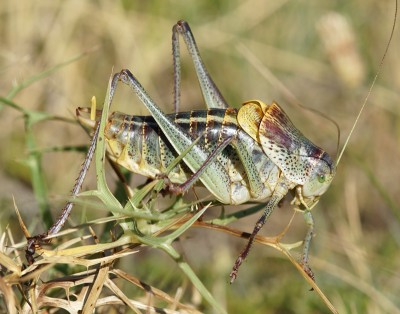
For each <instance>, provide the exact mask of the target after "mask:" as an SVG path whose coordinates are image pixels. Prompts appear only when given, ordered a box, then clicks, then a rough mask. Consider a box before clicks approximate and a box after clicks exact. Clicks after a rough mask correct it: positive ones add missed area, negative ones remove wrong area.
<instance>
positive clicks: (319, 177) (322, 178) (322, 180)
mask: <svg viewBox="0 0 400 314" xmlns="http://www.w3.org/2000/svg"><path fill="white" fill-rule="evenodd" d="M325 180H326V178H325V175H324V174H319V175H318V182H319V183H324V182H325Z"/></svg>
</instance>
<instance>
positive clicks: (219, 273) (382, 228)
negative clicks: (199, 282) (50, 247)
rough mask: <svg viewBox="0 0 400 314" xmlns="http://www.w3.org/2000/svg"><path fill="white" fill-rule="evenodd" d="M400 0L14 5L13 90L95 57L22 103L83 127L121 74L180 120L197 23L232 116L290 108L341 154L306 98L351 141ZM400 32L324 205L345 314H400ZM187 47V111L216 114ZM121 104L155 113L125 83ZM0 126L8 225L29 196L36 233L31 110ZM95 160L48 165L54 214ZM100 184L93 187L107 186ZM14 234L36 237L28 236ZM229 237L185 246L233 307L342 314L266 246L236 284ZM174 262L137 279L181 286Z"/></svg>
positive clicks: (0, 37)
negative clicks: (183, 32) (185, 33)
mask: <svg viewBox="0 0 400 314" xmlns="http://www.w3.org/2000/svg"><path fill="white" fill-rule="evenodd" d="M393 2H394V1H387V0H384V1H370V0H367V1H360V0H352V1H316V0H312V1H285V0H282V1H262V0H248V1H236V0H235V1H198V2H193V3H191V2H189V1H176V0H165V1H103V0H99V1H78V0H73V1H50V0H43V1H26V0H22V1H11V0H4V1H2V2H1V3H0V42H1V45H0V71H1V78H0V96H2V97H6V96H7V94H8V93H9V91H10V90H11V89H12V87H13V86H15V85H17V84H19V83H21V82H23V81H25V80H27V79H29V78H30V77H32V76H34V75H37V74H38V73H40V72H43V71H45V70H47V69H49V68H53V67H54V66H55V65H57V64H60V63H62V62H64V61H67V60H69V59H71V58H73V57H75V56H77V55H79V54H81V53H84V52H87V55H86V56H84V57H82V58H81V59H79V60H78V61H75V62H73V63H71V64H69V65H67V66H65V67H63V68H61V69H60V70H58V71H56V72H55V73H54V74H52V75H50V76H49V77H47V78H45V79H42V80H38V81H36V82H35V83H34V84H32V85H30V86H29V87H28V88H26V89H24V90H22V91H21V92H20V93H18V94H17V95H16V96H15V97H14V98H13V99H12V100H13V101H14V102H15V103H17V104H19V105H20V106H22V107H24V108H27V109H31V110H38V111H42V112H47V113H52V114H54V115H57V116H61V117H65V118H74V112H75V108H76V107H78V106H87V105H89V103H90V98H91V97H92V96H93V95H95V96H96V97H97V99H98V102H99V103H101V102H102V100H103V99H104V94H105V91H106V88H107V82H108V78H109V75H110V73H111V71H112V69H114V71H119V70H120V69H121V68H129V69H130V70H131V71H132V72H133V73H134V74H135V75H136V76H137V78H138V79H139V80H140V82H141V83H142V85H143V86H144V87H145V88H146V89H147V90H148V92H149V94H150V95H152V97H153V99H155V100H156V102H157V103H158V104H159V105H160V106H161V107H162V108H163V109H164V110H165V112H172V111H173V105H172V83H173V82H172V56H171V28H172V26H173V25H174V23H176V21H177V20H179V19H185V20H187V21H188V22H189V23H190V25H191V28H192V31H193V33H194V35H195V38H196V40H197V43H198V45H199V48H200V52H201V54H202V57H203V59H204V62H205V64H206V65H207V67H208V69H209V72H210V73H211V75H212V77H213V78H214V80H215V82H216V84H217V85H218V86H219V88H220V90H221V91H222V93H223V94H224V96H225V98H226V99H227V101H228V102H229V103H230V104H231V106H233V107H238V106H240V104H241V103H242V102H243V101H245V100H249V99H261V100H263V101H265V102H267V103H269V102H271V101H272V100H276V101H278V103H280V104H281V106H282V107H283V108H284V109H285V111H286V112H287V113H288V114H289V116H290V117H291V118H292V120H293V121H294V123H295V125H296V126H297V127H298V128H299V129H300V130H302V132H303V133H304V134H305V135H306V136H308V137H310V138H311V139H312V140H313V141H314V142H316V143H317V144H318V145H320V146H321V147H323V148H325V149H326V150H327V151H328V152H329V153H330V154H332V155H335V152H336V142H337V134H336V131H335V128H334V126H333V125H332V124H331V123H330V122H328V121H327V120H326V119H324V118H323V117H321V116H319V115H315V114H313V113H310V112H309V111H305V110H303V109H301V108H300V107H299V106H297V104H298V103H300V104H302V105H303V106H307V107H310V108H313V109H315V110H318V111H320V112H322V113H324V114H325V115H327V116H329V117H330V118H332V119H333V120H335V121H337V123H338V124H339V125H340V129H341V134H342V138H341V146H342V145H343V142H344V139H345V137H346V136H347V135H348V133H349V130H350V128H351V125H352V124H353V123H354V120H355V117H356V115H357V113H358V110H359V108H360V106H361V105H362V103H363V101H364V99H365V97H366V95H367V92H368V88H369V86H370V84H371V82H372V79H373V77H374V75H375V73H376V72H377V71H378V68H379V63H380V59H381V58H382V55H383V52H384V49H385V46H386V44H387V42H388V38H389V34H390V30H391V27H392V23H393V16H394V3H393ZM397 28H398V27H397ZM399 38H400V37H399V32H398V30H397V32H396V33H395V36H394V39H393V42H392V46H391V48H390V51H389V55H388V56H387V58H386V61H385V64H384V65H383V67H382V69H381V75H380V77H379V79H378V81H377V83H376V86H375V89H374V91H373V93H372V95H371V97H370V98H369V101H368V105H367V107H366V110H365V111H364V114H363V116H362V117H361V120H360V123H359V125H358V127H357V128H356V131H355V133H354V135H353V137H352V139H351V142H350V145H349V147H348V149H347V151H346V152H345V154H344V157H343V159H342V161H341V164H340V166H339V168H338V173H337V175H336V179H335V181H334V183H333V184H332V187H331V188H330V190H329V191H328V192H327V193H326V195H324V196H323V197H322V199H321V201H320V203H319V205H318V206H317V207H316V208H315V209H314V217H315V220H316V233H317V236H316V238H315V239H314V241H313V245H312V255H313V256H312V257H311V265H312V266H313V268H314V271H315V273H316V276H317V282H318V284H319V285H320V287H321V288H322V289H323V290H324V292H325V293H326V294H327V296H328V297H330V298H331V300H332V301H333V302H334V304H335V306H336V307H337V308H338V310H339V311H340V313H385V312H387V313H395V312H396V311H397V312H399V313H400V301H399V299H398V295H399V294H400V273H399V269H400V254H399V246H400V205H399V201H400V197H399V194H400V188H399V186H398V184H399V179H400V176H399V174H400V158H399V157H400V151H399V136H400V128H399V125H400V124H399V113H400V107H399V102H400V94H399V92H400V71H399V69H400V59H399V57H398V56H399V55H398V53H399V50H400V39H399ZM181 47H182V48H183V44H182V45H181ZM182 52H183V69H182V76H183V83H182V104H183V106H184V108H182V110H188V109H193V108H204V104H203V102H202V98H201V93H200V91H199V87H198V83H197V80H196V76H195V73H194V70H193V68H192V64H191V63H190V60H189V58H188V56H187V53H186V51H185V49H184V48H183V49H182ZM114 110H120V111H124V112H128V113H135V114H147V113H146V110H145V109H144V108H143V106H142V105H141V104H140V103H139V102H138V101H137V99H136V98H135V97H134V95H132V94H131V93H130V92H129V91H128V90H127V89H126V88H121V89H120V90H119V92H118V97H117V102H116V104H115V105H114ZM0 121H1V128H2V131H1V132H0V144H1V149H0V187H1V189H0V204H1V210H0V217H1V223H0V228H1V230H2V231H3V230H5V228H6V227H7V225H8V223H9V222H10V221H11V222H12V219H15V215H14V210H13V206H12V195H14V196H15V198H16V202H17V204H18V207H19V208H20V210H21V211H22V212H23V215H24V216H25V217H27V219H29V222H30V223H32V225H31V228H34V229H35V230H36V231H41V230H43V228H44V227H43V224H41V222H40V221H39V217H40V216H39V213H38V206H37V201H36V200H35V197H34V196H33V193H32V189H31V177H30V174H29V171H28V169H27V168H26V167H25V166H24V165H23V163H21V160H22V159H24V157H25V156H26V153H27V151H26V145H25V131H24V123H23V119H22V116H21V113H20V112H18V111H16V110H15V109H13V108H10V107H8V106H1V109H0ZM34 134H35V140H36V141H37V144H38V147H39V148H42V149H46V148H50V147H53V146H70V145H84V144H88V143H89V139H88V136H87V135H86V134H85V132H84V131H83V130H82V128H80V127H79V126H78V125H77V124H71V123H65V122H60V121H50V122H42V123H40V124H37V125H35V127H34ZM83 156H84V155H83V154H82V153H78V152H65V151H63V152H49V153H45V154H44V155H43V171H44V174H45V178H46V185H47V188H48V193H49V195H50V197H51V198H50V202H51V207H52V208H54V210H55V211H56V210H57V208H60V207H61V205H62V203H63V200H62V199H63V198H65V196H66V195H68V193H69V191H70V189H71V187H72V185H73V182H74V179H75V177H76V175H77V173H78V171H79V167H80V164H81V162H82V160H83ZM85 186H86V187H90V186H94V176H91V177H89V178H88V180H87V181H86V183H85ZM291 213H292V212H291V211H290V210H277V211H276V212H275V213H274V214H273V216H272V217H271V221H269V222H268V223H267V225H266V227H264V230H263V233H264V234H269V235H273V234H276V233H278V232H279V231H281V230H282V228H283V227H284V226H285V225H286V224H287V222H288V220H289V218H290V216H291ZM101 214H102V215H104V214H105V213H101ZM83 215H88V216H90V215H91V213H86V212H85V213H84V214H82V212H75V214H74V216H75V217H78V218H76V219H77V220H78V221H79V220H81V219H82V216H83ZM96 215H97V214H96ZM298 216H299V215H298ZM255 220H256V216H254V217H252V219H246V220H245V221H243V222H241V223H240V224H236V225H235V226H236V227H239V228H241V229H243V230H246V231H249V230H251V228H252V225H253V224H254V222H255ZM296 220H298V221H299V222H295V225H294V226H295V227H292V229H291V231H290V235H289V236H290V239H291V240H293V239H295V240H300V239H302V236H303V234H304V231H305V226H304V223H303V222H302V219H301V217H300V216H299V217H298V219H297V218H296ZM14 230H16V231H15V237H16V238H17V239H18V241H19V240H22V234H19V233H18V228H15V229H14ZM219 237H220V236H219V235H218V237H217V236H216V235H215V233H213V234H208V233H207V231H203V230H201V231H197V232H195V233H193V234H192V235H191V236H190V238H189V239H188V240H187V241H183V242H182V244H181V245H182V247H183V249H184V250H185V252H186V255H187V257H188V260H189V261H190V262H191V263H192V264H193V267H194V268H195V269H196V270H197V271H198V273H199V274H200V275H201V276H203V278H205V279H204V281H205V283H206V285H208V286H209V287H213V288H210V289H211V290H212V291H213V292H214V293H215V296H216V298H217V299H218V300H220V301H221V302H222V303H223V302H226V304H227V305H226V306H227V309H228V311H229V312H232V313H321V312H327V309H326V308H325V307H324V305H323V304H322V302H321V301H320V300H319V299H318V297H317V296H316V295H315V294H313V293H312V292H308V291H307V289H308V286H307V284H306V283H305V282H304V280H303V279H302V278H301V277H300V276H299V275H298V273H297V272H296V271H295V270H294V269H293V268H292V267H291V265H290V264H289V263H287V262H283V259H282V257H281V256H279V255H277V254H276V253H275V252H272V250H271V249H269V248H267V247H260V248H258V247H257V249H254V250H253V252H252V254H251V255H250V257H249V259H248V261H247V262H246V263H245V264H244V267H243V269H242V270H241V273H240V275H239V280H238V281H237V282H236V283H235V284H234V285H233V286H229V285H228V284H227V282H228V280H227V278H228V274H229V271H230V267H231V264H232V262H233V261H234V259H235V257H236V254H237V253H238V252H239V250H240V248H241V247H242V245H243V244H244V241H243V240H238V239H228V237H226V236H221V240H220V241H215V239H216V238H217V239H219ZM200 240H203V242H202V244H199V243H198V242H197V241H200ZM199 245H203V246H202V247H203V249H202V250H199V251H200V252H201V254H200V255H201V256H200V257H199V258H197V257H196V258H194V256H196V253H192V250H191V248H193V246H196V250H197V247H198V246H199ZM151 254H152V253H151V252H149V257H151ZM191 254H193V255H191ZM141 263H142V264H143V265H142V264H141ZM165 263H166V265H169V266H168V267H171V265H170V263H169V262H168V261H166V262H165ZM168 263H169V264H168ZM217 263H220V264H221V265H220V264H217ZM140 265H142V268H140V267H139V266H140ZM166 265H157V263H156V262H155V261H153V260H151V259H150V260H149V259H144V260H143V261H142V262H140V261H138V273H137V274H136V275H138V276H139V275H140V274H142V277H141V278H143V280H146V281H148V282H152V281H157V280H162V283H163V284H165V286H168V280H171V277H168V276H167V277H168V278H169V279H165V278H164V277H165V276H163V274H164V273H165V269H164V268H163V267H164V266H166ZM211 265H213V267H211V268H210V266H211ZM155 267H160V269H159V270H154V268H155ZM150 269H151V271H150ZM153 272H154V273H153ZM169 276H171V275H169ZM160 278H161V279H160Z"/></svg>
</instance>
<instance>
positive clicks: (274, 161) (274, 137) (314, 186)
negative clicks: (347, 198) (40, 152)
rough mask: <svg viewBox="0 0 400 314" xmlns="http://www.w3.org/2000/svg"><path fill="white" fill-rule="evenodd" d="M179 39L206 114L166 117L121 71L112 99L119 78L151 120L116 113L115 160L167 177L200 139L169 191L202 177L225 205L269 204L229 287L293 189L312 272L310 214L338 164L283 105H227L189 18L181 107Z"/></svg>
mask: <svg viewBox="0 0 400 314" xmlns="http://www.w3.org/2000/svg"><path fill="white" fill-rule="evenodd" d="M179 35H181V36H182V37H183V39H184V42H185V44H186V47H187V49H188V51H189V54H190V56H191V58H192V60H193V63H194V67H195V71H196V74H197V76H198V79H199V82H200V86H201V90H202V94H203V97H204V100H205V102H206V105H207V107H208V109H207V110H198V111H191V112H184V113H179V112H177V113H174V114H170V115H166V114H164V113H163V112H162V111H161V109H160V108H159V107H158V106H157V104H156V103H155V102H154V101H153V100H152V99H151V98H150V96H149V95H148V94H147V93H146V91H145V89H144V88H143V87H142V86H141V84H140V83H139V81H138V80H137V79H136V78H135V77H134V76H133V75H132V73H131V72H130V71H129V70H122V71H121V72H120V73H118V74H116V75H115V76H114V78H113V81H112V85H111V91H110V94H111V93H112V94H113V93H114V91H115V88H116V86H117V83H118V81H122V82H123V83H125V84H127V85H129V86H130V87H131V89H132V90H133V91H134V92H135V93H136V95H137V96H138V97H139V99H140V100H141V101H142V102H143V104H144V105H145V106H146V108H147V109H148V110H149V111H150V113H151V116H149V117H138V116H129V115H125V114H123V113H119V112H114V113H113V114H111V116H110V117H109V119H108V124H107V126H106V128H105V131H104V134H105V137H106V141H107V144H108V148H107V150H108V155H109V157H110V158H111V159H112V160H113V161H114V162H116V163H117V164H119V165H121V166H123V167H125V168H127V169H128V170H130V171H132V172H135V173H138V174H142V175H144V176H147V177H149V178H156V177H158V176H162V175H163V174H164V173H163V171H164V170H165V169H166V168H167V167H168V165H169V164H170V163H171V162H172V161H173V160H174V158H176V156H177V155H179V154H182V152H183V151H185V150H186V149H187V148H188V147H189V146H190V145H192V143H193V141H194V139H196V138H198V137H201V141H200V142H199V143H197V144H195V145H194V146H193V148H192V149H191V150H190V151H189V152H188V153H187V154H186V155H185V156H184V157H183V161H184V165H180V166H178V167H176V168H175V169H174V170H173V171H172V172H170V173H169V174H168V175H166V176H167V178H168V181H169V185H170V189H171V190H173V191H175V192H180V193H183V192H185V191H187V190H188V189H189V188H190V187H192V186H193V184H194V183H195V182H196V181H198V180H200V181H201V183H202V184H203V185H204V186H205V187H206V188H207V189H208V190H209V191H210V192H211V193H212V194H213V195H214V196H215V197H216V198H217V200H219V201H220V202H221V203H224V204H243V203H245V202H247V201H266V202H267V203H266V207H265V209H264V212H263V214H262V216H261V217H260V218H259V220H258V222H257V223H256V225H255V227H254V230H253V232H252V234H251V236H250V238H249V241H248V243H247V246H246V247H245V249H244V250H243V251H242V252H241V254H240V255H239V257H238V259H237V260H236V262H235V264H234V267H233V270H232V272H231V274H230V277H231V282H233V281H234V280H235V278H236V276H237V272H238V269H239V267H240V265H241V263H242V261H243V260H244V259H245V258H246V256H247V255H248V253H249V250H250V248H251V246H252V244H253V242H254V239H255V236H256V235H257V233H258V232H259V230H260V229H261V228H262V226H263V225H264V223H265V222H266V220H267V219H268V217H269V216H270V214H271V213H272V211H273V210H274V208H275V207H276V206H277V205H278V203H279V202H280V201H281V200H282V198H283V197H284V196H285V195H286V194H287V193H288V192H289V191H290V190H294V191H295V200H294V203H295V204H296V205H297V206H302V208H303V210H304V217H305V220H306V222H307V225H308V231H307V234H306V237H305V240H304V249H303V257H302V264H303V266H304V268H305V270H307V272H308V273H309V274H310V275H311V270H310V269H309V267H308V251H309V247H310V242H311V238H312V235H313V229H314V222H313V217H312V214H311V209H312V208H313V207H314V206H315V204H316V203H317V202H318V200H319V197H320V196H321V195H322V194H323V193H325V191H326V190H327V189H328V187H329V186H330V184H331V182H332V180H333V177H334V175H335V171H336V164H335V162H334V161H333V160H332V159H331V157H330V156H329V155H328V154H327V153H326V152H325V151H324V150H322V149H321V148H319V147H318V146H316V145H315V144H313V143H312V142H311V141H310V140H308V139H307V138H306V137H304V135H303V134H302V133H301V132H300V131H299V130H298V129H297V128H296V127H295V126H294V125H293V124H292V122H291V121H290V119H289V117H288V116H287V115H286V114H285V112H284V111H283V109H282V108H281V107H280V106H279V105H278V104H277V103H272V104H270V105H267V104H265V103H263V102H261V101H259V100H252V101H248V102H246V103H244V104H243V106H242V107H241V108H240V109H233V108H229V107H228V104H227V102H226V101H225V100H224V98H223V96H222V94H221V92H220V91H219V89H218V88H217V86H216V84H215V83H214V81H213V80H212V78H211V77H210V75H209V74H208V72H207V70H206V67H205V65H204V63H203V61H202V59H201V57H200V53H199V50H198V48H197V45H196V42H195V39H194V36H193V34H192V32H191V30H190V27H189V25H188V23H187V22H185V21H179V22H178V23H177V24H176V25H175V26H174V27H173V36H172V47H173V59H174V80H175V90H174V92H175V94H174V95H175V97H174V104H175V108H176V110H177V108H179V102H180V100H179V99H180V97H179V93H180V52H179ZM110 97H111V96H110ZM89 112H90V110H89V109H85V108H78V109H77V115H78V118H79V120H80V121H81V122H82V123H83V124H86V125H89V126H92V127H94V126H95V125H96V122H95V121H93V120H91V119H89V118H87V117H86V116H85V113H86V114H87V113H89ZM311 276H312V275H311Z"/></svg>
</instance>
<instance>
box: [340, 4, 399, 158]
mask: <svg viewBox="0 0 400 314" xmlns="http://www.w3.org/2000/svg"><path fill="white" fill-rule="evenodd" d="M397 1H398V0H396V1H395V4H396V5H395V10H394V19H393V26H392V31H391V32H390V37H389V41H388V43H387V44H386V48H385V52H384V53H383V56H382V59H381V62H380V63H379V68H378V71H377V72H376V74H375V77H374V79H373V81H372V84H371V86H370V87H369V90H368V93H367V96H366V97H365V100H364V102H363V104H362V106H361V109H360V111H359V112H358V115H357V118H356V120H355V121H354V124H353V126H352V128H351V130H350V133H349V136H348V137H347V139H346V141H345V143H344V145H343V148H342V150H341V152H340V154H339V157H338V159H337V160H336V166H337V165H338V164H339V162H340V159H341V158H342V156H343V153H344V151H345V149H346V147H347V145H348V144H349V141H350V137H351V135H352V134H353V132H354V130H355V128H356V126H357V123H358V120H359V119H360V117H361V114H362V112H363V111H364V108H365V105H366V104H367V102H368V99H369V96H370V95H371V93H372V89H373V88H374V86H375V83H376V80H377V79H378V77H379V75H380V73H381V70H382V65H383V63H384V61H385V59H386V55H387V54H388V51H389V47H390V44H391V43H392V39H393V34H394V30H395V27H396V23H397V6H398V4H397Z"/></svg>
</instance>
